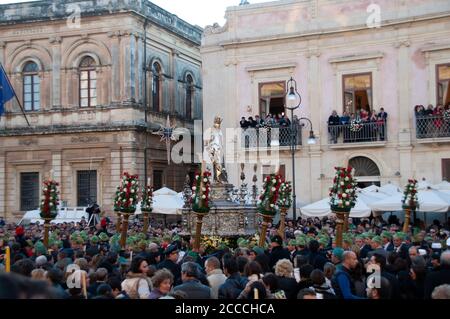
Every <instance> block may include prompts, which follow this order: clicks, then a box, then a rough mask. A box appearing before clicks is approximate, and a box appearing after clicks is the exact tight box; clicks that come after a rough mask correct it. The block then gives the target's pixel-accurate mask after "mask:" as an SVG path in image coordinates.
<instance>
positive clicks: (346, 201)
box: [329, 166, 357, 212]
mask: <svg viewBox="0 0 450 319" xmlns="http://www.w3.org/2000/svg"><path fill="white" fill-rule="evenodd" d="M335 170H336V176H335V177H334V179H333V187H332V188H331V189H330V194H329V195H330V207H331V210H333V211H338V212H350V210H351V209H352V208H353V207H355V204H356V198H357V195H356V187H357V183H356V180H355V179H354V178H353V174H352V170H353V169H352V168H351V167H350V166H349V167H347V168H345V167H335Z"/></svg>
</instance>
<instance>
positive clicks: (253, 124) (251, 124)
mask: <svg viewBox="0 0 450 319" xmlns="http://www.w3.org/2000/svg"><path fill="white" fill-rule="evenodd" d="M257 124H258V123H257V122H256V121H255V120H254V119H253V117H251V116H250V117H249V118H248V126H249V127H251V128H256V125H257Z"/></svg>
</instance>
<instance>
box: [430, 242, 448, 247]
mask: <svg viewBox="0 0 450 319" xmlns="http://www.w3.org/2000/svg"><path fill="white" fill-rule="evenodd" d="M447 243H448V241H447ZM441 248H442V245H441V243H432V244H431V249H441Z"/></svg>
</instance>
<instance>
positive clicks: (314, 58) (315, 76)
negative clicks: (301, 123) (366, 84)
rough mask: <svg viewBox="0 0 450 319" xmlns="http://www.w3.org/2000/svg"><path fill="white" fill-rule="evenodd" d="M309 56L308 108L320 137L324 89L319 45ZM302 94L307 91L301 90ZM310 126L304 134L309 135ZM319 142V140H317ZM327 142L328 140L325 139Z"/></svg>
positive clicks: (316, 133)
mask: <svg viewBox="0 0 450 319" xmlns="http://www.w3.org/2000/svg"><path fill="white" fill-rule="evenodd" d="M306 57H307V58H308V92H307V93H308V100H309V105H308V109H309V112H310V114H311V115H310V116H311V118H310V120H311V122H312V125H313V128H314V131H315V132H314V134H315V135H316V136H317V137H318V136H319V135H320V128H321V125H320V124H321V123H320V111H321V110H322V108H321V105H320V97H321V96H322V91H321V88H320V66H319V57H320V51H319V49H318V48H317V47H312V48H310V49H309V51H308V53H307V54H306ZM299 93H300V95H302V94H305V93H306V92H299ZM309 130H310V127H309V126H305V134H303V135H304V136H309ZM317 142H319V141H317ZM325 142H326V140H325Z"/></svg>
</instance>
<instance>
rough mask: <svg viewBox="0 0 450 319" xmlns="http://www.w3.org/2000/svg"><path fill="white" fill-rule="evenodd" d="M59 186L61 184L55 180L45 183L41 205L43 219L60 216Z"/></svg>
mask: <svg viewBox="0 0 450 319" xmlns="http://www.w3.org/2000/svg"><path fill="white" fill-rule="evenodd" d="M58 186H59V184H58V183H57V182H55V181H54V180H46V181H44V182H43V188H42V197H41V205H40V216H41V218H42V219H54V218H55V217H56V215H58V205H59V198H58V194H59V191H58Z"/></svg>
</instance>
